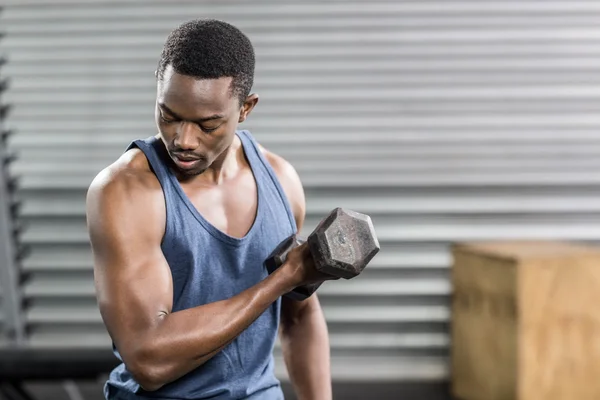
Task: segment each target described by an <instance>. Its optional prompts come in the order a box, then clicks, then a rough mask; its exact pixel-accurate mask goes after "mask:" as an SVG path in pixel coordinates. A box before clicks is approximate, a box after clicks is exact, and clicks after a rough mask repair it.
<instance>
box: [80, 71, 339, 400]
mask: <svg viewBox="0 0 600 400" xmlns="http://www.w3.org/2000/svg"><path fill="white" fill-rule="evenodd" d="M257 102H258V96H256V95H250V96H248V97H247V98H246V99H245V101H244V102H243V103H242V104H240V101H239V99H238V98H237V96H236V95H233V94H232V91H231V78H220V79H213V80H197V79H194V78H191V77H188V76H183V75H179V74H177V73H175V72H174V71H173V70H172V68H170V67H168V68H167V70H166V71H165V74H164V77H163V79H159V81H158V85H157V103H156V120H157V126H158V128H159V132H160V133H159V135H158V137H160V139H161V140H162V141H163V143H164V144H165V146H166V148H167V149H168V151H169V153H170V155H171V158H172V159H173V165H171V167H172V168H173V170H174V171H175V172H176V174H177V176H178V179H179V181H180V183H181V186H182V188H183V190H184V191H185V193H186V194H187V195H188V197H189V198H190V200H191V201H192V203H193V204H194V205H195V206H196V208H197V209H198V211H199V212H200V213H201V214H202V215H203V216H204V217H205V218H206V219H207V220H208V221H209V222H211V223H212V224H213V225H214V226H215V227H216V228H218V229H220V230H221V231H223V232H225V233H227V234H228V235H231V236H234V237H243V236H244V235H245V234H246V233H247V232H248V231H249V229H250V228H251V226H252V224H253V221H254V218H255V216H256V210H257V201H256V193H257V189H256V184H255V182H254V177H253V174H252V171H251V169H250V166H249V165H248V162H247V161H246V158H245V156H244V153H243V149H242V146H241V143H240V141H239V138H238V137H237V136H236V135H235V130H236V128H237V126H238V124H239V123H240V122H243V121H244V120H245V119H246V118H247V117H248V115H249V114H250V112H251V111H252V109H253V108H254V106H255V105H256V103H257ZM262 150H263V152H264V154H265V156H266V158H267V160H268V161H269V162H270V163H271V165H272V166H273V169H274V170H275V173H276V175H277V177H278V178H279V181H280V182H281V185H282V187H283V188H284V191H285V193H286V195H287V197H288V200H289V202H290V205H291V207H292V209H293V212H294V215H295V219H296V223H297V225H298V229H299V230H300V229H301V228H302V225H303V222H304V215H305V199H304V192H303V188H302V184H301V182H300V179H299V177H298V175H297V173H296V171H295V170H294V168H293V167H292V166H291V165H290V164H289V163H288V162H287V161H285V160H284V159H283V158H281V157H279V156H277V155H275V154H273V153H271V152H269V151H267V150H266V149H262ZM87 221H88V230H89V233H90V240H91V244H92V249H93V252H94V275H95V284H96V291H97V299H98V305H99V307H100V312H101V315H102V318H103V320H104V323H105V325H106V327H107V330H108V332H109V334H110V336H111V338H112V340H113V341H114V342H115V345H116V347H117V348H118V349H119V352H120V354H121V356H122V357H123V360H124V362H125V364H126V366H127V369H128V370H129V371H130V372H131V373H132V374H133V376H134V377H135V379H136V380H137V382H138V383H139V384H140V385H141V386H142V387H143V388H144V389H145V390H150V391H152V390H157V389H158V388H160V387H162V386H164V385H165V384H167V383H169V382H172V381H174V380H176V379H178V378H180V377H181V376H183V375H185V374H187V373H188V372H190V371H192V370H194V369H195V368H197V367H199V366H200V365H202V364H203V363H205V362H206V361H208V360H209V359H210V358H212V357H213V356H214V355H215V354H217V353H218V352H219V351H220V350H221V349H223V348H224V347H225V346H227V345H228V344H229V343H231V342H232V341H233V340H234V339H235V338H236V337H237V336H238V335H239V334H240V333H242V332H243V331H244V330H245V329H246V328H247V327H248V326H249V325H250V324H252V322H253V321H254V320H255V319H256V318H258V317H259V316H260V315H261V314H262V313H263V312H264V311H265V310H266V309H267V308H268V307H269V306H270V305H271V304H272V303H273V302H274V301H276V300H277V299H278V298H279V297H280V296H282V295H283V294H285V293H287V292H288V291H290V290H292V289H293V288H294V287H296V286H299V285H303V284H307V283H310V282H317V281H323V280H327V279H331V278H330V277H327V276H325V275H323V274H321V273H319V272H318V271H316V270H315V268H314V265H313V263H312V261H311V259H310V255H309V252H308V249H307V247H306V245H303V246H300V247H298V248H296V249H294V250H293V251H291V252H290V254H289V255H288V259H287V261H286V263H285V264H284V265H282V266H281V267H280V268H279V269H278V270H277V271H275V272H274V273H273V274H271V275H269V276H268V277H267V278H266V279H265V280H263V281H262V282H260V283H258V284H257V285H255V286H253V287H251V288H249V289H247V290H245V291H243V292H241V293H239V294H238V295H236V296H234V297H232V298H230V299H227V300H223V301H219V302H215V303H210V304H206V305H202V306H199V307H195V308H191V309H186V310H182V311H177V312H172V300H173V285H172V278H171V273H170V269H169V265H168V264H167V262H166V260H165V258H164V256H163V254H162V251H161V248H160V244H161V241H162V238H163V235H164V227H165V223H166V214H165V203H164V197H163V193H162V189H161V187H160V184H159V182H158V180H157V178H156V176H155V175H154V174H153V173H152V171H151V170H150V167H149V165H148V161H147V160H146V158H145V156H144V155H143V153H142V152H141V151H140V150H138V149H134V150H131V151H128V152H127V153H125V154H124V155H123V156H121V157H120V158H119V160H117V161H116V162H115V163H114V164H112V165H111V166H109V167H107V168H106V169H105V170H104V171H102V172H101V173H100V174H99V175H98V176H97V177H96V178H95V179H94V181H93V183H92V184H91V186H90V188H89V191H88V196H87ZM281 223H285V222H284V221H282V222H281ZM280 337H281V343H282V350H283V354H284V359H285V364H286V366H287V369H288V372H289V375H290V378H291V382H292V384H293V386H294V388H295V391H296V393H297V395H298V398H299V399H331V397H332V394H331V376H330V358H329V339H328V333H327V327H326V324H325V319H324V317H323V313H322V310H321V307H320V304H319V300H318V297H317V296H316V295H313V296H312V297H310V298H309V299H307V300H305V301H303V302H295V301H291V300H287V299H285V298H284V299H283V300H282V314H281V326H280Z"/></svg>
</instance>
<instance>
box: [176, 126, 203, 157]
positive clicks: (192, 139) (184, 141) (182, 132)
mask: <svg viewBox="0 0 600 400" xmlns="http://www.w3.org/2000/svg"><path fill="white" fill-rule="evenodd" d="M196 131H197V128H196V125H195V124H193V123H189V122H181V123H180V124H179V127H178V129H177V136H176V137H175V143H174V145H175V147H177V148H179V149H181V150H182V151H186V150H187V151H193V150H196V148H198V137H197V135H196V134H197V132H196Z"/></svg>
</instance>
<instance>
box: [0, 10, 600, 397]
mask: <svg viewBox="0 0 600 400" xmlns="http://www.w3.org/2000/svg"><path fill="white" fill-rule="evenodd" d="M2 8H3V9H2V12H1V14H0V31H1V33H2V34H4V37H3V38H2V39H1V41H0V55H2V57H4V58H5V60H6V63H5V64H4V65H3V66H2V67H1V69H0V78H1V79H7V83H8V85H7V86H6V87H5V88H4V89H5V90H4V91H3V92H2V93H1V104H2V105H3V106H4V107H3V108H2V113H1V115H2V117H3V121H2V128H3V129H4V132H5V134H3V136H2V154H3V157H8V156H9V155H10V154H15V155H16V156H17V158H16V160H15V161H12V162H5V174H4V175H3V177H2V178H0V179H2V180H3V181H4V182H2V185H0V186H1V187H2V190H1V191H0V193H1V196H0V205H1V207H2V208H1V210H2V213H1V215H0V228H2V231H1V233H0V239H1V242H2V245H3V247H2V248H1V250H0V271H1V272H0V331H1V332H2V334H1V335H0V365H1V366H2V370H1V371H0V379H1V380H3V382H4V383H3V384H4V385H5V386H6V385H7V382H8V380H10V381H11V382H16V381H17V380H24V381H25V383H26V387H27V388H28V389H29V390H31V392H32V393H34V394H35V395H36V396H37V397H36V398H37V399H46V398H48V399H50V398H52V399H62V398H65V399H66V398H70V399H80V398H86V399H100V398H101V386H102V384H103V382H104V380H103V376H102V374H101V372H98V370H102V369H103V368H106V366H107V365H112V364H114V363H115V361H116V360H115V359H114V358H112V355H111V354H110V339H109V337H108V335H107V334H106V331H105V329H104V326H103V324H102V321H101V319H100V315H99V312H98V310H97V307H96V303H95V297H94V285H93V275H92V258H91V252H90V246H89V242H88V235H87V231H86V225H85V214H84V207H85V203H84V201H85V193H86V189H87V187H88V185H89V183H90V182H91V180H92V178H93V177H94V176H95V174H97V173H98V172H99V171H100V170H101V169H102V168H104V167H105V166H107V165H108V164H110V163H111V162H112V161H113V160H115V159H116V158H117V157H118V156H119V155H120V154H121V152H122V151H123V150H124V149H125V147H126V146H127V145H128V144H129V142H130V141H131V140H133V139H137V138H146V137H148V136H151V135H154V134H155V132H156V127H155V125H154V118H153V111H154V102H155V90H156V87H155V77H154V70H155V68H156V65H157V62H158V59H159V56H160V51H161V49H162V45H163V43H164V40H165V39H166V36H167V35H168V33H169V32H170V30H172V29H173V28H175V27H176V26H177V25H178V24H180V23H181V22H184V21H186V20H189V19H192V18H198V17H210V18H217V19H222V20H225V21H227V22H230V23H232V24H234V25H236V26H238V27H239V28H240V29H241V30H243V31H244V32H245V33H246V34H247V35H248V36H249V37H250V39H251V40H252V42H253V43H254V46H255V50H256V55H257V68H256V79H255V87H254V91H255V92H256V93H258V94H259V95H260V102H259V104H258V106H257V108H256V109H255V111H254V112H253V114H252V115H251V117H250V118H249V120H248V121H247V122H245V123H244V124H243V125H241V128H245V129H249V130H251V131H252V132H253V134H254V135H255V137H256V138H257V139H258V140H259V141H260V142H261V143H262V144H263V145H264V146H265V147H267V148H269V149H270V150H272V151H274V152H276V153H278V154H280V155H282V156H283V157H285V158H287V159H288V160H289V161H290V162H292V164H293V165H294V166H295V167H296V169H297V170H298V172H299V174H300V176H301V178H302V181H303V183H304V186H305V190H306V196H307V206H308V210H307V222H306V224H305V231H306V232H305V233H309V232H310V231H312V229H313V228H314V226H315V225H316V223H317V222H318V221H319V220H320V218H322V217H323V216H324V215H325V214H326V213H328V212H329V211H330V210H331V209H332V208H334V207H336V206H344V207H349V208H352V209H355V210H357V211H361V212H365V213H367V214H370V215H371V216H372V218H373V221H374V224H375V227H376V231H377V233H378V236H379V240H380V242H381V246H382V250H381V252H380V253H379V254H378V255H377V256H376V258H375V259H374V260H373V262H372V263H371V264H370V265H369V267H367V269H366V270H365V272H364V273H363V274H362V275H361V276H360V277H358V278H356V279H354V280H351V281H341V282H340V281H337V282H329V283H326V284H325V285H324V286H322V287H321V288H320V289H319V295H320V299H321V302H322V304H323V307H324V311H325V314H326V318H327V323H328V326H329V330H330V336H331V351H332V364H333V365H332V373H333V379H334V382H335V393H336V397H335V398H336V399H338V398H339V399H353V398H361V399H375V398H377V399H388V398H389V399H395V398H406V399H409V398H421V399H428V398H430V399H442V398H446V397H445V396H447V388H446V383H447V381H448V379H449V373H450V371H449V366H448V354H449V340H450V338H449V325H450V322H451V318H450V311H449V298H450V297H449V296H450V294H451V285H450V281H449V269H450V266H451V263H452V260H451V255H450V252H449V246H450V245H451V244H452V243H454V242H458V241H465V240H497V239H560V240H572V241H579V242H598V241H600V214H599V213H598V211H600V186H599V185H598V184H599V183H600V170H599V169H598V167H599V166H600V131H599V128H600V115H599V114H598V112H599V111H600V73H599V72H598V71H599V68H600V1H569V0H553V1H542V0H522V1H501V0H478V1H475V0H472V1H454V0H420V1H391V0H390V1H373V2H371V1H335V0H330V1H317V0H312V1H291V0H290V1H275V0H273V1H268V0H259V1H253V2H246V1H193V2H192V1H187V2H184V1H170V2H166V1H157V0H143V1H142V0H125V1H101V0H95V1H93V0H56V1H52V0H45V1H44V0H4V1H3V7H2ZM7 106H10V109H8V108H7ZM8 131H10V133H9V132H8ZM53 349H54V350H60V351H54V352H53V351H52V350H53ZM275 353H276V359H277V365H278V376H279V377H280V378H281V379H283V380H284V381H285V380H286V373H285V368H284V367H283V363H282V360H281V356H280V351H279V349H276V350H275ZM61 357H62V359H61ZM77 357H79V358H77ZM65 359H66V360H67V361H65ZM68 360H71V361H68ZM73 360H77V361H73ZM96 360H97V361H96ZM40 365H41V366H40ZM44 366H45V367H44ZM44 368H45V369H44ZM61 371H62V372H61ZM84 371H86V372H85V373H84ZM94 371H95V372H94ZM76 372H79V373H76ZM88 372H89V373H88ZM106 372H107V371H106ZM50 378H52V379H50ZM13 386H16V385H13ZM286 387H287V386H286ZM13 389H14V388H13ZM286 390H288V391H289V388H288V389H286ZM77 396H79V397H77ZM289 398H292V397H291V396H290V397H289Z"/></svg>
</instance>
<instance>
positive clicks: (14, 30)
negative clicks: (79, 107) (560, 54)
mask: <svg viewBox="0 0 600 400" xmlns="http://www.w3.org/2000/svg"><path fill="white" fill-rule="evenodd" d="M10 14H12V13H9V18H8V23H9V24H10V32H11V36H28V35H35V34H38V33H40V32H43V33H44V35H45V36H48V37H53V36H54V35H57V34H65V33H71V34H75V33H77V34H80V35H90V34H91V35H99V34H100V33H102V34H103V35H105V34H107V33H109V34H111V33H112V34H135V33H145V34H155V33H156V32H169V31H170V30H171V29H173V27H175V26H177V25H179V24H180V23H181V19H180V18H178V17H166V18H165V17H163V16H160V17H153V16H148V17H147V18H144V19H138V20H132V19H129V18H119V17H118V16H117V17H116V18H111V19H108V20H106V21H104V22H100V21H98V20H97V19H96V18H94V16H91V17H92V18H89V17H88V18H86V22H83V21H82V19H62V20H61V22H60V23H56V22H54V23H53V22H46V21H44V20H43V19H42V20H41V21H40V23H38V24H25V23H23V22H22V21H19V22H20V23H15V22H13V21H12V20H11V18H10V17H11V15H10ZM224 15H225V14H224ZM233 18H236V19H238V18H239V17H238V16H235V15H234V16H233ZM398 18H400V16H397V15H396V16H391V15H390V14H387V15H385V14H384V15H377V16H369V15H364V16H355V15H338V16H337V17H336V18H331V17H330V16H329V15H302V14H295V15H287V14H282V15H280V16H279V17H278V18H260V17H259V18H257V19H255V18H253V16H252V15H250V16H249V18H239V20H238V21H236V26H238V27H239V28H240V29H242V30H243V31H244V32H247V33H248V34H250V35H252V34H253V33H254V32H264V31H270V30H273V29H277V30H278V31H286V30H289V31H295V30H298V29H307V28H312V29H318V30H319V31H321V32H323V31H325V32H327V31H331V30H338V29H340V28H357V29H360V28H373V27H378V28H384V27H385V28H397V27H398ZM599 22H600V15H598V14H595V13H583V12H569V13H562V14H552V13H545V12H536V13H528V12H523V13H521V14H520V15H517V14H485V13H477V14H463V15H453V14H440V13H433V12H432V13H430V14H420V13H415V15H412V16H411V17H410V18H403V20H402V27H403V28H405V29H407V28H412V29H415V28H431V27H432V26H435V27H438V28H439V29H444V28H445V29H447V28H456V27H459V28H465V27H467V28H468V27H475V28H480V27H502V28H506V29H510V28H513V27H518V26H522V27H523V26H524V27H532V26H535V27H538V26H539V27H547V26H552V27H563V26H580V27H581V26H597V25H598V23H599Z"/></svg>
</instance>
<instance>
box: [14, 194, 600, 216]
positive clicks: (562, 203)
mask: <svg viewBox="0 0 600 400" xmlns="http://www.w3.org/2000/svg"><path fill="white" fill-rule="evenodd" d="M81 192H83V191H81ZM34 193H35V195H33V196H31V197H29V196H25V197H23V206H22V211H21V215H22V216H23V217H25V218H35V217H59V216H65V217H83V216H84V215H85V198H84V196H79V194H78V195H77V196H75V195H73V194H71V193H65V194H64V195H62V196H61V195H50V194H44V195H43V197H40V194H39V193H37V192H34ZM335 207H344V208H349V209H361V210H362V211H363V212H364V213H366V214H369V215H371V214H377V213H383V214H386V213H387V214H390V213H394V214H427V213H434V214H466V215H469V214H482V213H489V214H492V215H493V214H511V213H514V214H524V213H533V214H536V213H543V214H546V213H567V214H569V213H574V214H576V213H579V214H580V213H592V212H599V211H600V194H596V195H593V196H576V195H563V196H555V197H549V196H547V195H537V196H531V195H529V196H519V195H515V196H492V195H490V196H481V195H480V196H470V197H451V196H448V197H431V196H419V197H418V196H410V197H409V196H406V197H402V196H400V195H396V196H390V197H387V198H386V197H383V198H382V197H366V196H357V197H346V196H339V197H323V196H314V197H312V196H311V197H309V198H308V199H307V214H308V215H309V216H310V217H311V218H312V217H317V218H318V217H319V216H321V215H325V214H326V213H328V212H329V211H331V210H333V209H334V208H335Z"/></svg>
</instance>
